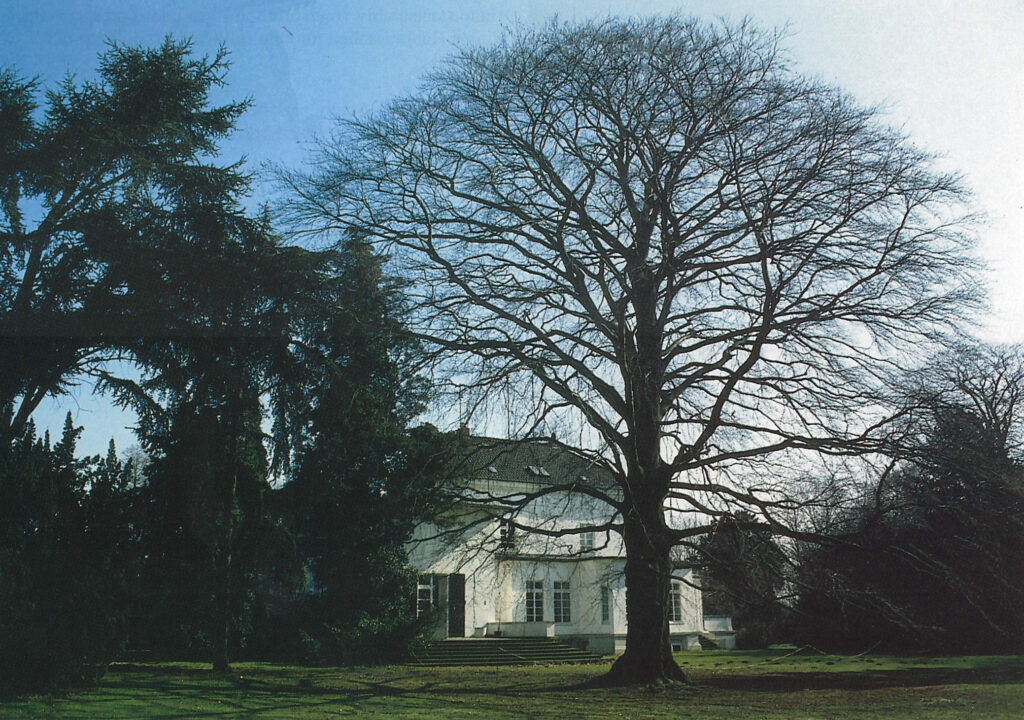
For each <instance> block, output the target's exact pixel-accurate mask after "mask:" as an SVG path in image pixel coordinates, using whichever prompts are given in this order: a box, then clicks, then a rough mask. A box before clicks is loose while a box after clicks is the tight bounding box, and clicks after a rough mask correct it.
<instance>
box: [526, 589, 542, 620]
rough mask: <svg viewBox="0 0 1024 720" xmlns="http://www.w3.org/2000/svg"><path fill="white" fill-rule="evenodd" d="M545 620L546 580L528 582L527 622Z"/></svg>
mask: <svg viewBox="0 0 1024 720" xmlns="http://www.w3.org/2000/svg"><path fill="white" fill-rule="evenodd" d="M543 621H544V581H543V580H529V581H527V583H526V622H543Z"/></svg>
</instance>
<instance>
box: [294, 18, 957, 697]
mask: <svg viewBox="0 0 1024 720" xmlns="http://www.w3.org/2000/svg"><path fill="white" fill-rule="evenodd" d="M285 181H286V182H287V183H288V184H289V185H291V186H292V188H293V190H295V191H296V193H297V200H296V201H295V203H294V204H293V205H292V207H291V208H290V216H291V220H292V221H294V222H296V223H300V224H301V225H303V226H305V227H306V228H308V229H310V230H312V231H317V232H324V233H327V234H331V233H336V232H343V231H345V230H347V229H350V228H360V229H362V230H363V231H365V232H368V233H369V234H370V235H372V236H373V237H375V238H377V239H378V241H379V242H380V243H381V244H382V245H385V246H387V247H388V249H389V251H390V252H391V254H392V257H393V260H394V264H395V266H396V267H397V268H398V269H400V271H401V272H402V273H403V274H404V275H405V277H406V278H407V279H408V280H409V282H410V293H411V298H412V304H413V308H412V314H411V318H410V320H411V323H412V324H413V327H414V329H415V331H416V332H417V333H418V335H419V336H420V337H421V338H422V339H423V340H424V341H425V342H426V343H428V344H429V346H430V347H432V348H433V349H434V350H435V351H436V354H435V355H434V359H435V360H436V363H437V365H436V368H435V369H436V371H437V375H436V376H437V377H439V378H445V380H446V382H447V383H448V388H449V389H451V390H452V391H454V392H459V393H462V397H463V398H464V399H466V400H467V402H468V400H470V399H471V400H473V404H472V405H469V404H466V405H463V406H462V407H474V408H479V409H482V410H487V409H490V410H492V411H493V410H498V409H502V408H506V407H508V408H511V409H512V410H513V411H515V412H518V413H520V414H519V415H517V416H516V419H517V420H521V421H522V422H523V423H524V425H522V426H520V428H522V427H527V426H530V427H532V428H534V429H535V428H537V427H540V426H541V425H542V424H543V423H546V422H549V421H555V420H557V421H558V422H563V423H571V422H576V423H577V424H578V425H579V426H580V427H585V428H587V432H588V433H589V435H588V436H587V437H586V438H584V444H586V445H589V446H590V447H591V448H593V449H594V450H595V453H596V454H597V455H598V456H599V459H600V462H601V463H602V464H603V465H604V466H605V467H606V468H607V469H608V470H610V471H611V472H612V473H613V474H614V477H615V478H616V482H617V485H618V490H617V493H616V494H615V495H614V496H608V497H607V501H608V502H609V503H610V504H611V505H612V513H610V514H611V516H612V517H614V518H616V519H615V521H614V522H613V523H612V525H613V529H614V530H616V531H618V532H620V533H621V534H622V536H623V539H624V543H625V546H626V549H627V563H626V583H627V616H628V635H627V647H626V652H625V654H624V655H623V656H622V657H621V658H620V659H619V660H618V661H617V662H616V663H615V665H614V666H613V668H612V670H611V673H610V675H609V677H608V678H607V681H608V682H611V683H618V682H622V683H630V682H657V681H661V680H673V679H680V678H682V673H681V671H680V670H679V668H678V667H677V666H676V664H675V662H674V661H673V659H672V655H671V650H670V647H669V643H668V626H667V621H666V608H667V603H668V593H669V589H668V578H669V576H670V574H671V563H670V550H671V548H672V547H673V546H674V545H676V544H677V543H679V542H681V541H684V540H686V539H687V538H693V537H695V536H696V535H698V534H700V533H702V532H705V531H706V529H707V527H708V526H709V523H710V521H711V519H713V518H714V517H716V516H719V515H721V514H722V513H724V512H727V511H732V512H735V511H736V510H738V509H745V510H748V511H750V512H752V513H754V514H755V515H756V517H758V518H761V520H762V522H763V523H764V524H765V526H766V527H770V528H772V529H773V530H775V531H777V532H791V531H792V528H790V527H789V526H788V525H787V523H786V522H785V517H786V513H787V511H789V510H794V509H796V508H798V507H799V504H800V503H801V502H804V501H806V500H807V498H805V497H804V496H803V495H802V494H801V491H799V489H797V488H794V486H793V484H792V483H790V482H786V481H784V480H783V479H781V478H779V477H778V476H777V475H775V474H770V473H769V472H768V471H767V469H766V468H767V467H768V465H767V461H768V460H769V459H771V458H780V457H787V458H792V457H794V456H797V455H809V454H813V455H820V454H853V453H862V452H868V451H871V450H872V449H874V448H875V447H876V441H877V440H878V438H879V437H880V435H881V434H882V433H883V431H884V430H885V428H886V419H887V412H886V409H885V408H886V405H885V403H884V402H883V393H882V392H880V391H881V390H882V389H883V388H884V386H885V384H886V378H887V376H888V375H889V373H890V371H892V370H894V369H895V368H897V367H899V366H900V365H906V364H907V363H908V362H911V361H912V360H913V359H914V358H915V357H917V355H918V353H920V352H922V350H921V348H922V347H926V346H927V345H928V344H929V343H931V342H932V341H933V340H935V339H936V338H937V337H938V335H939V333H940V332H941V331H943V330H947V329H949V328H950V327H952V326H953V325H954V324H955V323H956V322H957V320H958V318H959V317H961V314H962V313H963V312H964V311H965V309H966V308H968V307H969V306H970V305H971V303H972V301H973V299H974V297H975V293H976V290H975V282H974V272H973V271H974V267H973V262H972V261H971V260H970V255H969V247H970V237H969V235H970V233H969V230H970V223H969V218H968V217H967V215H966V210H965V205H964V196H963V192H962V189H961V187H960V185H959V183H958V181H957V179H956V178H955V177H952V176H950V175H946V174H943V173H941V172H938V171H937V170H935V169H934V167H933V164H932V161H931V158H930V157H929V156H928V155H926V154H924V153H922V152H920V151H919V150H917V149H915V148H914V147H913V146H911V145H910V144H909V143H908V141H907V139H906V138H905V137H904V136H903V135H902V134H901V133H899V132H898V131H895V130H892V129H890V128H888V127H886V126H885V125H883V124H882V123H881V122H880V120H879V118H878V114H877V112H876V111H875V110H873V109H870V108H864V107H862V106H860V105H858V104H856V103H855V102H853V101H852V100H851V99H850V98H849V97H847V96H846V95H844V94H843V93H842V92H840V91H839V90H837V89H835V88H832V87H829V86H827V85H825V84H823V83H821V82H818V81H813V80H809V79H807V78H804V77H801V76H799V75H797V74H795V73H794V72H793V71H792V70H791V69H790V68H789V65H788V62H787V60H786V59H785V57H784V56H783V55H781V54H780V51H779V49H778V37H777V35H775V34H773V33H766V32H763V31H760V30H758V29H756V28H753V27H750V26H749V25H747V24H741V25H728V24H720V25H714V26H710V25H706V24H703V23H700V22H697V21H689V20H683V19H679V18H667V19H665V18H661V19H654V20H606V21H601V22H590V23H583V24H563V23H557V22H555V23H552V24H550V25H548V26H546V27H544V28H542V29H539V30H517V31H513V32H510V33H508V34H507V35H506V37H505V38H504V39H503V40H502V41H501V43H500V44H498V45H497V46H496V47H494V48H490V49H476V50H468V51H464V52H461V53H458V54H457V55H456V56H455V57H453V58H452V59H450V60H449V61H448V62H447V64H445V65H444V66H442V67H441V68H440V69H439V70H438V71H436V72H435V73H433V74H431V75H429V76H428V78H427V79H426V81H425V83H424V86H423V88H422V90H421V91H420V92H419V93H418V94H416V95H414V96H411V97H408V98H405V99H401V100H398V101H396V102H394V103H393V104H392V105H390V106H389V107H387V108H386V109H384V110H383V111H381V112H379V113H377V114H376V115H374V116H372V117H370V118H367V119H359V120H352V121H348V122H344V123H342V124H341V126H340V127H339V129H338V132H337V134H336V135H335V136H334V137H333V138H332V139H331V140H329V141H326V142H324V143H323V144H322V145H321V155H320V156H319V158H318V161H317V163H316V164H315V165H314V168H313V170H311V171H310V172H309V173H307V174H295V175H286V176H285ZM925 354H927V353H925ZM509 425H510V427H511V426H512V425H513V423H512V421H510V422H509ZM759 464H760V466H759Z"/></svg>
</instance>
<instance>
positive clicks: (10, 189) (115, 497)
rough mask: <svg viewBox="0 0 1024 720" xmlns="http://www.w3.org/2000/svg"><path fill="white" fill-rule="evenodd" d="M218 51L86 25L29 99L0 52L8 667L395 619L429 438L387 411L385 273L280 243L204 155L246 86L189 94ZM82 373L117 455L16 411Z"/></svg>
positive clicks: (338, 641)
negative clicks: (110, 429) (80, 68)
mask: <svg viewBox="0 0 1024 720" xmlns="http://www.w3.org/2000/svg"><path fill="white" fill-rule="evenodd" d="M226 69H227V63H226V55H225V53H224V52H223V51H222V52H220V53H218V54H217V55H216V56H214V57H212V58H210V57H195V56H193V55H192V52H191V47H190V44H189V43H187V42H176V41H173V40H170V39H168V40H167V41H166V42H165V43H164V44H163V45H162V46H161V47H159V48H157V49H140V48H131V47H123V46H120V45H115V44H112V45H111V46H110V47H109V48H108V50H107V51H106V52H105V53H103V54H102V55H101V56H100V63H99V69H98V73H97V77H96V79H95V80H93V81H86V82H78V81H76V80H75V79H74V78H68V79H67V80H66V81H64V82H63V83H61V84H60V85H59V86H57V87H55V88H52V89H50V90H49V91H48V92H47V93H46V96H45V98H46V101H45V106H44V107H42V108H39V107H38V106H37V102H36V96H37V94H38V92H39V88H38V87H37V84H36V83H35V82H34V81H26V80H23V79H21V78H20V76H19V75H18V74H16V73H15V72H14V71H10V70H4V71H2V72H0V247H2V251H0V338H2V343H3V352H2V353H0V471H2V476H0V504H2V508H0V541H2V542H0V599H2V601H3V603H4V608H5V610H4V613H3V614H2V617H0V630H2V631H3V638H4V640H3V644H2V646H3V651H2V652H0V655H2V658H0V674H2V675H3V680H2V681H0V684H2V685H3V687H5V688H7V689H13V690H23V689H28V688H41V687H53V686H58V685H63V684H66V683H68V682H73V681H79V680H82V681H84V680H88V679H90V678H92V677H94V676H95V675H96V673H98V672H100V671H101V670H102V668H103V667H104V663H105V662H106V661H108V660H110V659H111V658H113V657H115V656H117V655H118V654H124V653H127V654H128V655H129V656H140V655H141V656H145V657H178V658H180V657H188V658H197V659H198V658H201V659H206V660H213V663H214V666H215V667H216V668H218V669H226V668H227V667H228V664H229V661H230V660H231V659H233V658H237V657H266V656H279V655H283V654H292V655H294V654H296V652H297V649H299V648H306V649H308V648H310V647H315V648H316V649H315V650H313V651H310V652H308V653H305V654H306V655H307V656H309V657H312V658H315V659H326V658H330V659H333V660H354V659H361V660H366V659H376V658H380V657H383V656H385V655H387V656H389V657H393V656H394V655H395V654H396V653H397V652H401V649H402V647H404V646H407V645H408V642H409V640H410V639H411V638H412V636H413V630H414V628H413V624H414V623H413V618H412V617H411V616H410V610H411V607H412V598H413V596H414V592H413V589H412V587H411V583H412V582H413V579H412V577H411V576H410V574H409V571H408V570H407V568H406V567H405V565H406V563H405V554H404V549H403V542H404V540H405V539H406V538H407V537H408V533H409V530H410V529H411V526H410V523H411V522H413V520H414V519H415V518H417V517H420V516H421V514H422V513H423V512H424V511H425V509H426V508H427V507H428V505H427V494H425V493H422V492H420V488H421V487H423V488H427V489H429V488H430V487H431V486H432V484H433V482H434V481H433V479H432V478H433V477H434V476H433V474H432V473H433V472H434V471H435V470H436V469H437V468H438V467H439V466H440V463H441V460H440V459H439V458H441V457H442V456H443V453H440V450H439V448H441V447H443V445H444V443H443V442H441V439H440V438H439V437H438V436H437V434H436V433H435V432H433V431H432V430H431V429H429V428H423V429H419V430H409V429H408V426H409V424H410V422H411V421H412V419H413V418H414V417H415V416H416V415H417V414H418V413H419V412H420V410H421V408H422V401H423V398H424V389H423V387H422V384H421V383H419V381H417V380H416V379H415V372H414V369H413V366H412V362H411V361H412V360H413V359H414V355H415V347H414V345H413V344H411V343H409V342H408V341H407V340H406V339H405V338H404V333H403V331H402V328H401V323H400V322H399V317H400V308H399V307H398V305H397V303H398V302H399V293H398V291H397V289H396V288H393V287H389V286H388V283H387V281H386V279H384V278H382V276H381V273H380V269H379V261H378V259H377V258H375V257H374V256H373V255H372V253H370V251H369V250H368V248H367V247H366V246H365V245H360V244H358V243H353V244H352V246H351V247H348V248H340V249H331V250H326V251H319V252H318V251H310V250H307V249H304V248H301V247H297V246H289V245H286V244H285V243H284V242H283V241H282V239H281V238H280V237H279V236H278V235H277V234H275V232H274V231H273V229H272V227H271V224H270V221H269V215H268V213H266V212H262V213H257V214H253V213H251V212H249V211H248V210H247V209H246V208H245V207H244V205H245V199H246V192H247V189H248V185H249V178H248V176H247V175H246V174H245V173H244V172H243V171H242V168H241V166H240V165H239V164H227V165H222V164H219V163H218V157H217V152H218V148H217V143H218V141H219V140H221V139H223V138H224V137H226V136H227V135H228V134H229V133H230V132H231V131H232V129H233V127H234V124H235V121H236V120H237V118H238V117H239V115H240V114H241V113H242V112H243V111H244V109H245V107H246V104H247V103H231V104H227V105H221V106H214V105H212V104H211V102H210V94H211V91H212V90H213V89H214V88H215V87H217V86H219V85H222V84H223V81H224V76H225V72H226ZM118 361H122V362H118ZM123 361H129V362H130V363H131V364H132V367H130V368H129V365H127V364H126V363H125V362H123ZM90 376H91V377H92V378H93V379H95V380H97V381H98V382H97V385H96V387H97V388H98V389H99V390H101V391H105V392H108V393H110V394H111V395H112V396H113V397H114V398H115V399H116V400H117V401H118V402H120V403H122V404H124V405H127V406H131V407H132V408H133V409H134V410H135V411H136V412H137V414H138V417H139V425H138V435H139V439H140V441H141V442H142V445H143V447H144V450H145V454H146V456H147V459H148V464H147V466H146V467H145V469H144V470H142V469H141V468H139V467H132V466H130V465H129V466H127V467H122V465H121V463H120V462H119V461H118V459H117V457H116V454H114V453H113V452H112V453H111V454H110V456H109V457H108V458H106V459H105V460H103V461H99V460H98V459H88V460H82V459H76V457H75V454H74V440H75V438H76V437H77V434H78V432H79V430H78V429H76V428H73V427H72V426H71V425H70V424H69V425H68V426H67V428H66V429H65V433H64V438H63V439H62V440H61V441H60V442H59V443H58V444H57V445H55V446H53V447H50V445H49V442H48V441H47V440H39V439H38V438H36V437H35V436H34V434H33V433H34V431H33V430H32V425H31V421H30V417H31V414H32V412H33V410H34V409H35V408H36V407H38V404H39V402H40V401H41V400H42V399H43V398H44V397H45V396H47V395H59V394H61V393H62V392H64V391H65V390H66V389H67V387H68V386H69V384H72V383H74V382H76V381H80V380H81V379H82V378H84V377H90ZM268 417H272V420H273V422H272V423H271V424H269V428H268V423H267V422H266V419H267V418H268ZM267 429H269V430H270V432H269V433H268V432H267ZM439 453H440V454H439ZM293 459H295V460H297V461H298V462H297V464H296V465H294V466H293V469H294V471H295V472H294V481H293V482H292V483H290V484H289V490H288V491H286V492H281V491H279V490H275V489H274V487H273V483H272V480H273V479H274V477H275V474H276V477H277V478H280V477H282V473H288V472H289V462H290V461H291V460H293ZM128 478H131V481H130V482H129V480H128ZM293 486H294V489H292V488H293ZM306 493H308V497H307V496H306V495H305V494H306ZM304 571H308V582H306V578H307V576H306V574H304ZM328 589H329V591H328ZM302 638H306V642H305V643H304V642H303V640H302Z"/></svg>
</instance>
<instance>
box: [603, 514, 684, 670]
mask: <svg viewBox="0 0 1024 720" xmlns="http://www.w3.org/2000/svg"><path fill="white" fill-rule="evenodd" d="M662 512H663V511H662V506H661V502H660V500H655V499H653V498H652V499H651V500H650V501H648V502H634V503H633V511H632V512H630V513H629V514H628V515H627V516H626V521H625V524H624V526H623V542H624V543H625V546H626V622H627V624H628V627H627V629H626V652H625V653H624V654H623V655H622V657H620V658H619V659H618V660H616V661H615V664H614V665H612V667H611V670H609V671H608V674H607V675H605V676H604V677H602V678H600V679H599V680H598V683H599V684H601V685H636V684H644V685H661V684H667V683H677V682H683V681H685V679H686V678H685V676H684V675H683V671H682V670H681V669H680V668H679V665H677V664H676V661H675V659H673V657H672V645H671V643H670V642H669V636H668V603H669V582H670V580H671V576H672V560H671V557H670V551H671V548H672V543H671V540H670V539H669V537H668V533H667V531H666V530H667V529H666V528H665V521H664V517H663V514H662Z"/></svg>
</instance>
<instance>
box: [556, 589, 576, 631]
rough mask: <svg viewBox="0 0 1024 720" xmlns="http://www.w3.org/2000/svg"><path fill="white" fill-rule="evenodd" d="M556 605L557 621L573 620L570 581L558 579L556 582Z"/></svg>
mask: <svg viewBox="0 0 1024 720" xmlns="http://www.w3.org/2000/svg"><path fill="white" fill-rule="evenodd" d="M554 606H555V607H554V609H555V622H556V623H567V622H572V612H571V610H570V606H571V601H570V598H569V583H568V582H557V581H556V582H555V583H554Z"/></svg>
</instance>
